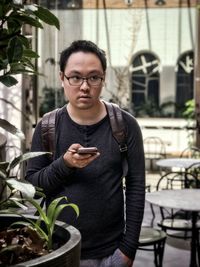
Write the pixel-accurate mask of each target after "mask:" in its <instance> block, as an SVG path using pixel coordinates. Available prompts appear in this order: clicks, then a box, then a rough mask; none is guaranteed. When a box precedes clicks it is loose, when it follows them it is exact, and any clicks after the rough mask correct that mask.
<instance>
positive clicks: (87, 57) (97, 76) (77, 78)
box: [60, 52, 105, 109]
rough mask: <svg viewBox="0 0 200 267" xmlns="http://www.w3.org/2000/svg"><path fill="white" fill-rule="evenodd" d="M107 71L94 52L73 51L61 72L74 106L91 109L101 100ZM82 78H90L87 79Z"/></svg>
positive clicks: (67, 93)
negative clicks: (105, 71)
mask: <svg viewBox="0 0 200 267" xmlns="http://www.w3.org/2000/svg"><path fill="white" fill-rule="evenodd" d="M104 76H105V73H104V71H103V68H102V65H101V61H100V60H99V58H98V57H97V56H96V55H95V54H93V53H84V52H76V53H73V54H72V55H71V56H70V57H69V59H68V62H67V65H66V67H65V70H64V73H63V72H61V73H60V77H61V80H62V81H63V86H64V91H65V95H66V97H67V99H68V100H69V102H70V104H71V105H72V106H73V107H74V108H79V109H90V108H92V107H94V106H95V104H96V103H97V102H98V101H99V97H100V94H101V91H102V87H103V83H104ZM81 78H89V79H88V80H87V81H86V80H85V79H84V80H82V79H81Z"/></svg>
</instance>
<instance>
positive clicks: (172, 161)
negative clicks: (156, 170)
mask: <svg viewBox="0 0 200 267" xmlns="http://www.w3.org/2000/svg"><path fill="white" fill-rule="evenodd" d="M196 163H199V165H200V159H193V158H168V159H161V160H158V161H156V164H157V165H158V166H160V167H165V168H172V167H179V168H185V169H187V168H189V167H190V166H191V165H192V164H196Z"/></svg>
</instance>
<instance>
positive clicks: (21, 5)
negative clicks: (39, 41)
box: [0, 0, 60, 87]
mask: <svg viewBox="0 0 200 267" xmlns="http://www.w3.org/2000/svg"><path fill="white" fill-rule="evenodd" d="M26 2H27V1H26V0H24V1H22V0H21V1H20V0H1V1H0V82H2V83H3V84H4V85H6V86H7V87H10V86H12V85H15V84H17V82H18V81H17V79H15V78H14V77H13V75H15V74H25V73H29V74H35V73H36V71H35V65H34V64H33V62H32V59H36V58H38V57H39V55H38V54H37V53H36V52H35V51H33V50H32V48H31V42H30V40H29V38H28V36H26V35H25V33H23V27H24V26H26V25H29V26H31V27H33V28H36V29H37V28H41V29H42V28H43V25H42V23H41V22H40V20H41V21H43V22H45V23H47V24H49V25H54V26H55V27H56V28H57V29H59V28H60V25H59V20H58V19H57V17H56V16H54V15H53V14H52V13H51V12H50V11H49V10H48V9H46V8H43V7H41V6H39V5H37V4H27V3H26Z"/></svg>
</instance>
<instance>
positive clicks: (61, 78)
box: [59, 71, 64, 81]
mask: <svg viewBox="0 0 200 267" xmlns="http://www.w3.org/2000/svg"><path fill="white" fill-rule="evenodd" d="M59 75H60V80H61V81H64V73H63V72H62V71H60V72H59Z"/></svg>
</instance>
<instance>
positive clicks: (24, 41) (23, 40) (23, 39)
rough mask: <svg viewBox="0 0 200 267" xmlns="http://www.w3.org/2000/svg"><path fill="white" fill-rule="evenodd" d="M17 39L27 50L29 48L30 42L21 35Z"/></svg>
mask: <svg viewBox="0 0 200 267" xmlns="http://www.w3.org/2000/svg"><path fill="white" fill-rule="evenodd" d="M18 38H19V39H20V41H21V43H22V44H23V45H24V46H25V47H26V48H29V47H30V42H29V40H28V38H26V37H25V36H23V35H19V36H18Z"/></svg>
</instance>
